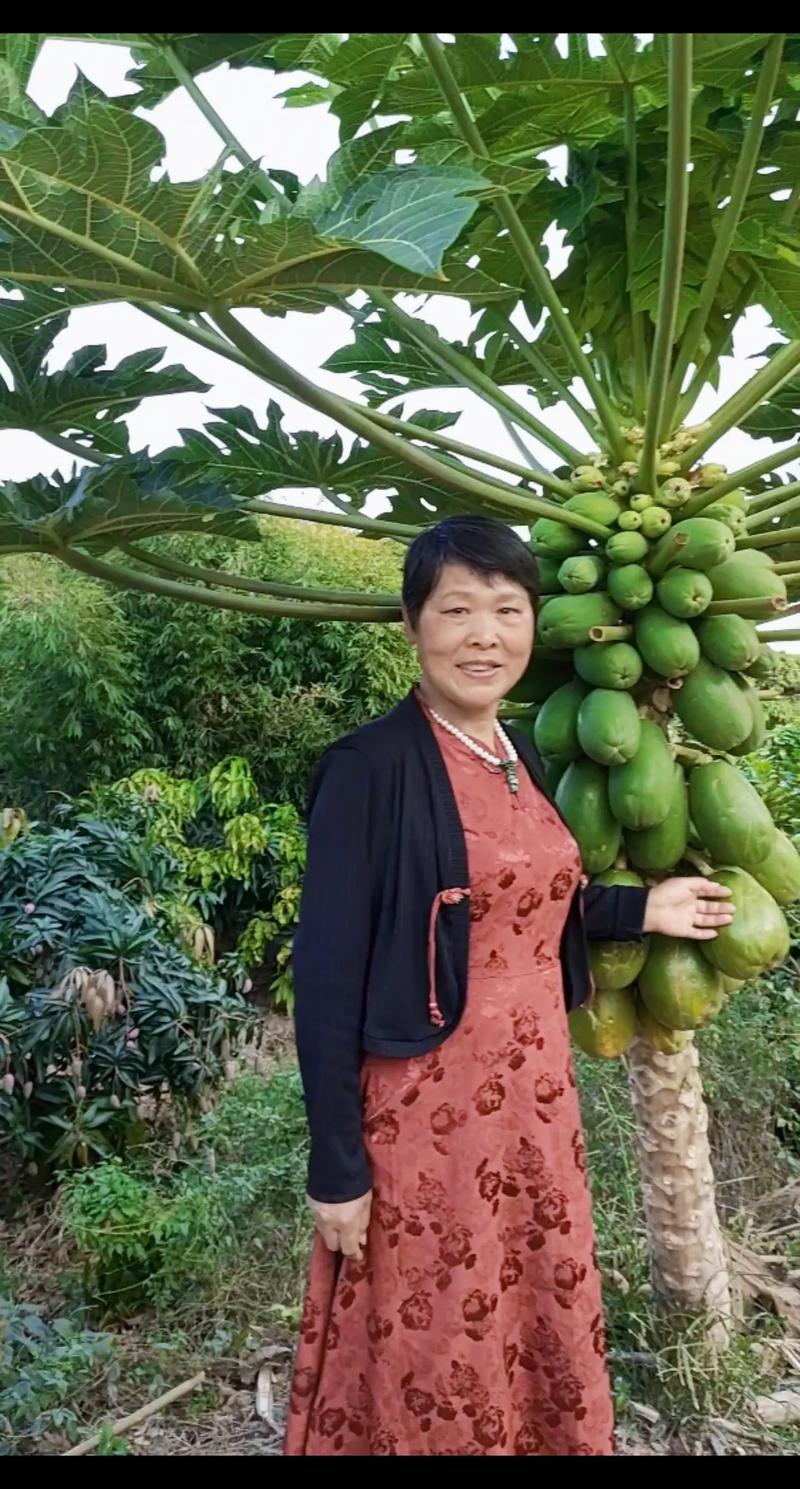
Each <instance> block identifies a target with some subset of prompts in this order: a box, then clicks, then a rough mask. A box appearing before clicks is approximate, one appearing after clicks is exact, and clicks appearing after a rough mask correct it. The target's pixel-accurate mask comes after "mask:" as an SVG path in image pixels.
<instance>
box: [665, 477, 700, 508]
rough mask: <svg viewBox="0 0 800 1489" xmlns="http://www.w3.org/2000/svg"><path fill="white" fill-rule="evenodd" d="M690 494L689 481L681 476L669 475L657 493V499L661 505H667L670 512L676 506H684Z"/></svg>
mask: <svg viewBox="0 0 800 1489" xmlns="http://www.w3.org/2000/svg"><path fill="white" fill-rule="evenodd" d="M691 494H692V487H691V483H690V482H689V481H686V480H684V478H683V476H671V477H670V479H669V480H668V481H665V482H664V485H663V486H662V487H661V490H660V491H659V493H658V499H659V501H660V502H661V505H662V506H664V507H667V508H668V509H669V511H671V512H672V511H675V509H676V508H678V507H682V506H684V505H685V504H686V502H687V501H688V500H689V497H690V496H691Z"/></svg>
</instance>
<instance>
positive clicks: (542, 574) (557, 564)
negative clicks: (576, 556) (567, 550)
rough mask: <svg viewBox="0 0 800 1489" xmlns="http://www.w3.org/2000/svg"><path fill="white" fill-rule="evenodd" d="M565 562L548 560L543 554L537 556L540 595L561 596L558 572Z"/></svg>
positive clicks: (553, 559)
mask: <svg viewBox="0 0 800 1489" xmlns="http://www.w3.org/2000/svg"><path fill="white" fill-rule="evenodd" d="M562 562H563V560H561V559H558V558H547V557H546V556H545V554H543V553H537V554H536V568H537V570H538V574H539V594H540V595H560V594H561V585H560V583H559V579H558V571H559V569H560V568H561V564H562Z"/></svg>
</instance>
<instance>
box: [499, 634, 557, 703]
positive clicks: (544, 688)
mask: <svg viewBox="0 0 800 1489" xmlns="http://www.w3.org/2000/svg"><path fill="white" fill-rule="evenodd" d="M571 678H572V658H571V654H570V653H569V652H557V651H549V650H548V648H547V647H546V646H540V645H539V640H538V637H537V641H536V646H535V648H534V652H533V656H532V657H531V660H530V662H529V663H528V666H527V668H526V669H525V671H524V673H523V674H522V677H521V678H520V680H519V682H518V683H517V684H516V686H515V687H513V688H512V689H511V691H510V693H509V695H508V700H509V702H510V703H544V701H545V699H546V698H549V696H550V694H551V693H552V692H553V691H554V689H555V688H559V687H561V685H562V683H565V682H569V681H570V679H571Z"/></svg>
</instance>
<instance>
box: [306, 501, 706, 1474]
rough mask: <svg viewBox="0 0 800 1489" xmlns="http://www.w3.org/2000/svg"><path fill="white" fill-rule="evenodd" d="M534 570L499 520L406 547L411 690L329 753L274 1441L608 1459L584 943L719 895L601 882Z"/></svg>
mask: <svg viewBox="0 0 800 1489" xmlns="http://www.w3.org/2000/svg"><path fill="white" fill-rule="evenodd" d="M536 603H537V573H536V564H535V560H534V559H533V558H532V556H531V554H530V552H529V550H528V548H527V547H526V546H525V544H524V543H523V542H522V541H521V539H520V538H518V537H517V536H516V534H515V533H514V532H513V531H512V529H511V528H509V527H506V526H505V525H504V524H502V523H500V522H495V521H492V520H490V519H488V518H477V517H474V518H473V517H452V518H448V519H447V520H446V521H444V522H440V523H439V524H438V525H437V526H435V527H432V528H429V529H427V530H426V531H425V532H424V533H422V534H421V535H420V536H419V537H418V538H417V539H416V540H415V541H414V543H413V544H412V545H411V547H410V548H409V550H408V555H407V561H406V565H405V573H404V580H403V606H404V615H405V620H406V629H407V635H408V638H409V640H410V642H411V644H412V645H413V646H414V647H415V648H416V650H417V653H418V657H419V663H420V670H421V680H420V683H419V687H418V688H417V689H416V690H415V691H414V692H413V693H412V694H411V695H410V696H409V697H408V698H406V699H405V700H404V701H403V702H402V703H401V704H399V706H398V707H397V708H395V709H394V710H393V711H392V712H391V713H390V714H388V715H387V716H386V717H385V718H382V719H379V720H377V721H376V722H374V723H371V724H368V725H366V726H365V727H364V728H361V729H358V730H356V731H355V733H353V734H351V735H349V736H348V737H347V738H346V739H343V740H340V741H339V743H338V744H336V745H334V747H333V748H332V749H331V750H329V751H328V753H327V755H326V756H325V758H324V760H323V762H322V766H321V768H320V770H319V772H318V775H317V778H316V781H315V784H314V788H313V792H312V799H311V812H310V823H309V847H308V869H307V872H306V878H305V884H304V892H303V902H302V909H301V915H300V926H299V930H298V934H297V937H296V941H295V950H294V971H295V988H296V1025H297V1042H298V1050H299V1056H300V1065H301V1071H302V1077H303V1084H304V1090H305V1096H306V1105H307V1109H308V1117H309V1124H310V1129H311V1159H310V1170H309V1199H310V1203H311V1207H312V1210H313V1211H314V1214H315V1217H316V1224H317V1229H318V1235H317V1240H316V1246H315V1250H314V1254H313V1259H312V1263H311V1274H310V1280H309V1289H308V1296H307V1300H306V1307H305V1312H304V1317H303V1323H302V1328H301V1340H300V1345H299V1351H298V1357H297V1362H296V1367H295V1376H294V1383H293V1389H292V1396H291V1403H290V1411H289V1424H288V1429H287V1438H286V1446H285V1451H286V1453H287V1454H289V1455H293V1456H342V1457H345V1456H360V1457H380V1456H387V1455H400V1456H403V1455H405V1456H411V1455H430V1456H440V1455H477V1456H508V1455H523V1456H532V1455H540V1454H541V1455H546V1454H608V1453H611V1452H612V1451H613V1438H612V1434H613V1421H612V1405H611V1395H610V1390H609V1383H608V1377H607V1373H606V1364H605V1352H604V1341H603V1325H602V1305H601V1297H600V1284H599V1279H598V1274H597V1268H596V1263H595V1258H594V1244H593V1233H592V1222H591V1214H590V1206H589V1197H588V1192H587V1187H586V1180H585V1159H584V1147H583V1140H582V1135H581V1127H580V1117H579V1111H578V1100H577V1094H576V1090H575V1082H574V1078H573V1073H572V1062H571V1058H570V1045H569V1036H568V1031H567V1012H568V1011H569V1010H570V1009H572V1008H575V1007H577V1006H578V1005H579V1004H580V1003H582V1002H583V1001H585V1000H586V999H587V998H588V997H589V996H590V990H591V989H590V979H589V969H588V959H587V950H586V940H585V937H586V936H588V937H596V938H604V939H607V938H614V939H619V940H626V941H627V940H631V939H633V938H637V937H641V935H642V934H643V933H644V932H647V931H658V932H660V933H661V934H662V935H672V936H689V937H693V938H695V939H698V940H700V939H705V938H708V937H712V936H714V935H716V930H715V927H717V926H721V925H724V924H727V923H728V921H729V920H730V918H731V914H730V911H729V909H728V908H727V907H724V906H720V905H718V904H715V903H714V901H715V900H719V899H721V898H722V897H724V896H725V895H726V894H727V891H726V890H723V889H721V888H720V887H719V886H718V885H716V884H713V883H710V882H709V881H707V880H705V879H700V878H691V879H673V880H670V881H668V882H666V883H664V884H660V885H658V886H657V887H656V888H654V889H651V890H650V891H647V890H645V889H637V888H613V889H609V888H601V887H600V886H594V887H591V888H586V881H585V879H582V877H581V869H580V860H579V855H578V849H577V846H576V844H575V841H574V839H573V838H572V836H571V835H570V833H569V830H568V829H567V827H566V825H565V823H564V821H563V819H562V818H561V816H560V814H559V812H558V810H557V809H556V808H555V806H554V805H553V803H552V801H551V800H550V798H549V796H548V794H547V792H546V790H545V787H544V784H543V778H542V767H541V762H540V760H539V758H538V756H537V754H536V752H535V750H534V749H533V748H532V747H531V746H530V744H529V743H528V742H527V740H526V739H524V738H523V737H522V736H521V735H518V734H516V733H515V732H514V731H513V730H509V731H508V733H506V732H505V731H504V730H503V729H502V728H501V726H500V725H499V723H498V722H497V706H498V704H499V702H500V700H501V699H502V698H503V697H505V695H506V694H507V693H508V692H509V691H510V689H511V688H513V687H514V685H515V684H516V683H517V682H518V681H519V679H520V677H521V676H522V674H523V672H524V671H525V669H526V667H527V665H528V662H529V659H530V656H531V652H532V647H533V639H534V624H535V613H536Z"/></svg>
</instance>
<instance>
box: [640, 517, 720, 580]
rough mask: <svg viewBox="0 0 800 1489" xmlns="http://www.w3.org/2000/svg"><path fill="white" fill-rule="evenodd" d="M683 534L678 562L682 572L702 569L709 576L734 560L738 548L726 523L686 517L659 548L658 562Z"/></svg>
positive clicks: (704, 518)
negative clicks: (730, 560)
mask: <svg viewBox="0 0 800 1489" xmlns="http://www.w3.org/2000/svg"><path fill="white" fill-rule="evenodd" d="M679 533H680V534H681V535H682V536H683V537H685V538H686V543H685V545H684V546H683V547H682V548H681V549H680V553H679V556H676V559H675V562H677V563H679V564H680V566H681V568H682V569H701V570H702V571H703V573H708V570H709V569H715V568H717V567H718V565H719V564H723V563H724V562H725V560H726V559H728V558H730V556H731V554H732V553H733V550H734V547H735V544H736V539H735V538H734V536H733V533H732V532H731V530H730V528H729V527H728V526H727V525H726V524H725V523H724V522H714V520H713V519H712V518H710V517H685V518H684V519H683V520H682V521H681V522H676V523H675V524H674V525H673V526H672V527H671V528H670V530H669V532H668V533H666V534H665V535H664V537H663V538H661V540H660V541H659V542H658V543H657V544H656V547H655V551H654V558H655V561H656V562H658V559H659V558H660V557H661V555H662V554H663V553H664V552H665V551H666V552H669V551H670V549H671V545H672V544H673V542H674V540H675V538H676V537H677V536H678V534H679Z"/></svg>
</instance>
